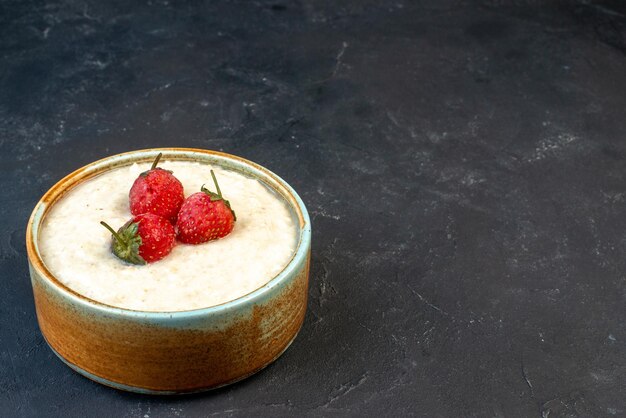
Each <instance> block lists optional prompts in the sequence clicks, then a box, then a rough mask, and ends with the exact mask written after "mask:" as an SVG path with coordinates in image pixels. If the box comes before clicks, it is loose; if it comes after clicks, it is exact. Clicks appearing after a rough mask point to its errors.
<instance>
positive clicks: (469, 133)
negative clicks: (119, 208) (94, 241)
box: [0, 0, 626, 418]
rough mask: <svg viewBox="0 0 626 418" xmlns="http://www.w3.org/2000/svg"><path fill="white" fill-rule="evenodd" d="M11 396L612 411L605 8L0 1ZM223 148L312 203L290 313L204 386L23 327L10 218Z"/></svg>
mask: <svg viewBox="0 0 626 418" xmlns="http://www.w3.org/2000/svg"><path fill="white" fill-rule="evenodd" d="M0 56H1V58H0V153H1V154H0V165H1V168H2V178H1V179H0V190H1V191H2V192H1V195H0V201H1V202H2V203H1V205H0V278H1V279H2V280H1V281H0V294H1V295H2V301H1V302H0V411H2V413H3V414H4V415H6V416H11V417H42V416H52V417H66V416H94V417H111V416H119V417H140V418H149V417H178V416H181V417H183V416H212V415H221V416H255V415H256V416H285V415H296V416H302V415H313V416H339V415H342V416H343V415H349V416H362V415H364V414H366V415H374V416H376V415H382V416H402V415H415V416H430V417H439V416H441V417H465V416H468V417H488V416H494V417H518V416H519V417H544V418H548V417H549V418H556V417H601V416H621V417H624V416H626V396H625V394H626V325H625V324H626V322H625V317H626V141H625V137H626V117H625V116H626V5H624V3H623V2H620V1H617V0H615V1H594V0H587V1H523V0H518V1H514V0H511V1H506V0H502V1H497V0H490V1H437V0H431V1H423V2H418V1H415V2H409V1H405V0H398V1H392V2H381V1H378V0H371V1H366V0H363V1H357V0H354V1H346V2H340V4H339V2H336V1H334V0H317V1H298V2H287V1H284V2H283V1H276V2H265V1H243V0H242V1H230V2H219V3H218V2H203V3H200V2H189V3H179V2H175V1H170V2H168V1H156V0H153V1H147V2H131V1H107V2H101V1H90V2H84V1H67V2H49V3H44V2H37V1H30V0H26V1H18V0H16V1H0ZM170 145H176V146H189V147H201V148H209V149H218V150H224V151H226V152H230V153H233V154H237V155H241V156H243V157H246V158H249V159H251V160H254V161H256V162H258V163H260V164H262V165H265V166H266V167H268V168H270V169H271V170H273V171H274V172H276V173H278V174H279V175H281V176H282V177H283V178H285V179H286V180H287V181H288V182H290V183H291V184H292V185H293V186H294V188H295V189H296V190H298V192H299V193H300V194H301V196H302V198H303V199H304V201H305V202H306V204H307V205H308V208H309V211H310V213H311V217H312V219H313V230H314V234H313V239H314V241H313V262H312V276H311V278H312V280H311V288H310V301H309V311H308V313H307V318H306V322H305V325H304V327H303V329H302V331H301V333H300V335H299V337H298V338H297V340H296V341H295V343H294V344H293V346H292V347H291V348H290V349H289V350H288V351H287V352H286V353H285V354H284V356H283V357H282V358H281V359H280V360H279V361H277V362H276V363H275V364H273V365H272V366H270V367H269V368H268V369H266V370H265V371H263V372H262V373H259V374H258V375H256V376H254V377H252V378H250V379H247V380H246V381H244V382H241V383H239V384H236V385H234V386H231V387H228V388H224V389H221V390H217V391H215V392H212V393H207V394H202V395H197V396H190V397H181V398H155V397H147V396H137V395H132V394H126V393H121V392H117V391H115V390H111V389H108V388H105V387H102V386H99V385H97V384H95V383H92V382H90V381H88V380H87V379H84V378H82V377H80V376H79V375H77V374H75V373H74V372H72V371H71V370H70V369H69V368H67V367H65V366H64V365H63V364H61V362H60V361H58V360H57V359H56V358H55V357H54V355H53V354H52V353H51V351H50V350H49V349H48V348H47V347H46V345H45V343H44V341H43V339H42V337H41V334H40V333H39V330H38V328H37V323H36V318H35V313H34V309H33V302H32V292H31V288H30V283H29V279H28V270H27V264H26V254H25V249H24V230H25V225H26V221H27V219H28V216H29V214H30V211H31V210H32V208H33V206H34V205H35V203H36V201H37V200H38V198H39V197H40V196H41V195H42V194H43V193H44V192H45V191H46V190H47V189H48V188H49V187H50V186H51V185H52V184H53V183H54V182H55V181H57V180H58V179H60V178H61V177H62V176H63V175H65V174H67V173H68V172H70V171H72V170H74V169H76V168H78V167H80V166H82V165H84V164H86V163H88V162H91V161H93V160H95V159H98V158H101V157H104V156H107V155H110V154H114V153H117V152H122V151H127V150H132V149H138V148H146V147H155V146H170Z"/></svg>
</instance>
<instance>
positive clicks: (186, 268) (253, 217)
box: [39, 160, 297, 311]
mask: <svg viewBox="0 0 626 418" xmlns="http://www.w3.org/2000/svg"><path fill="white" fill-rule="evenodd" d="M159 167H161V168H163V169H166V170H172V171H173V173H174V175H175V176H176V178H178V179H179V180H180V181H181V183H182V184H183V186H184V188H185V197H187V196H189V195H190V194H193V193H195V192H198V191H200V186H202V185H203V184H205V187H207V188H209V189H211V190H214V189H215V186H214V185H213V181H212V180H211V173H210V170H211V169H213V170H214V172H215V175H216V176H217V180H218V182H219V185H220V189H221V190H222V194H223V195H224V198H226V199H228V200H229V201H230V203H231V206H232V208H233V209H234V210H235V213H236V214H237V222H236V223H235V227H234V229H233V231H232V232H231V233H230V234H229V235H228V236H226V237H224V238H222V239H219V240H215V241H210V242H207V243H204V244H199V245H186V244H181V243H177V245H176V247H175V248H174V250H173V251H172V253H171V254H170V255H168V256H167V257H165V258H164V259H163V260H160V261H157V262H156V263H151V264H148V265H144V266H134V265H129V264H126V263H124V262H123V261H121V260H119V259H118V258H116V257H115V256H114V255H113V254H112V253H111V249H110V245H111V234H110V232H108V231H107V230H106V229H105V228H103V227H102V225H100V223H99V222H100V221H101V220H104V221H105V222H107V223H108V224H110V225H111V226H113V228H115V229H117V228H118V227H120V226H121V225H123V224H124V223H125V222H126V221H128V220H129V219H131V217H132V215H131V214H130V210H129V207H128V191H129V190H130V187H131V185H132V184H133V182H134V180H135V179H136V178H137V176H138V175H139V174H140V173H141V172H143V171H145V170H148V169H149V168H150V163H146V164H134V165H132V166H128V167H121V168H118V169H115V170H112V171H109V172H107V173H104V174H102V175H99V176H98V177H95V178H93V179H91V180H88V181H86V182H84V183H82V184H80V185H79V186H77V187H75V188H74V189H72V190H70V191H69V192H68V193H67V194H66V195H64V196H63V197H62V198H61V199H60V200H59V201H57V202H56V203H55V204H54V205H53V207H52V208H51V210H50V212H49V213H48V214H47V215H46V218H45V221H44V224H43V227H42V229H41V231H40V235H39V250H40V252H41V255H42V258H43V260H44V263H45V264H46V266H47V267H48V269H49V270H50V271H51V272H52V274H54V275H55V277H56V278H57V279H59V280H60V281H61V282H63V283H64V284H65V285H67V286H68V287H69V288H71V289H73V290H75V291H76V292H78V293H80V294H82V295H84V296H87V297H89V298H91V299H94V300H97V301H100V302H103V303H106V304H108V305H113V306H117V307H121V308H127V309H134V310H142V311H185V310H191V309H198V308H205V307H209V306H213V305H218V304H221V303H224V302H227V301H230V300H234V299H236V298H238V297H241V296H244V295H246V294H248V293H250V292H252V291H254V290H256V289H258V288H260V287H262V286H263V285H265V284H266V283H267V282H268V281H269V280H270V279H272V278H273V277H275V276H276V275H277V274H278V273H280V271H281V270H282V269H283V268H284V267H285V266H286V265H287V263H288V262H289V261H290V260H291V258H292V256H293V253H294V251H295V247H296V244H297V227H296V223H295V219H294V218H293V217H292V216H291V214H290V212H289V209H288V208H287V206H286V204H285V202H284V201H283V200H282V199H280V198H279V197H278V196H276V195H275V194H274V193H273V192H271V191H270V190H269V189H268V188H267V187H266V186H264V185H263V184H261V183H260V182H259V181H257V180H255V179H252V178H249V177H246V176H244V175H242V174H239V173H236V172H234V171H228V170H224V169H221V168H219V167H217V166H209V165H206V164H200V163H194V162H186V161H167V160H166V161H161V162H160V163H159Z"/></svg>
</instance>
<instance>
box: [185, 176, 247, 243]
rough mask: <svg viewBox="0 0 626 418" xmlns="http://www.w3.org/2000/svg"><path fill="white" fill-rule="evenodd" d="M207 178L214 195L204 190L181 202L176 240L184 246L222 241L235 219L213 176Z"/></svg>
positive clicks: (231, 228) (202, 188) (203, 188)
mask: <svg viewBox="0 0 626 418" xmlns="http://www.w3.org/2000/svg"><path fill="white" fill-rule="evenodd" d="M211 177H213V183H215V188H216V189H217V193H214V192H212V191H210V190H208V189H206V188H205V187H204V185H203V186H202V187H201V188H200V190H201V191H200V192H198V193H194V194H192V195H191V196H189V197H188V198H187V199H185V201H184V202H183V205H182V206H181V207H180V212H178V220H177V221H176V227H177V229H178V240H179V241H180V242H184V243H185V244H200V243H203V242H207V241H211V240H214V239H217V238H222V237H225V236H226V235H228V234H230V231H232V230H233V227H234V225H235V221H236V220H237V216H236V215H235V211H234V210H232V208H231V207H230V203H229V202H228V200H226V199H224V196H222V191H221V190H220V186H219V185H218V184H217V179H216V178H215V173H213V170H211Z"/></svg>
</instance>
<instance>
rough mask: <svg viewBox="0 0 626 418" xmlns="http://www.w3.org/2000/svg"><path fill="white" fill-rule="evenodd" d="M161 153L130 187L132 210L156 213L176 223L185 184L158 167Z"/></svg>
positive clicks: (132, 211)
mask: <svg viewBox="0 0 626 418" xmlns="http://www.w3.org/2000/svg"><path fill="white" fill-rule="evenodd" d="M161 155H162V154H161V153H159V155H157V157H156V158H155V160H154V162H153V163H152V167H151V168H150V170H148V171H144V172H143V173H141V174H140V175H139V177H137V179H136V180H135V182H134V183H133V186H132V187H131V188H130V193H129V198H130V199H129V200H130V212H131V213H132V214H133V215H141V214H142V213H154V214H155V215H159V216H162V217H164V218H165V219H167V220H169V221H170V222H172V223H174V222H176V215H177V214H178V210H179V209H180V205H182V204H183V200H185V195H184V193H183V185H182V184H181V182H180V181H178V179H177V178H176V177H174V175H173V174H172V172H171V171H168V170H163V169H162V168H157V164H158V163H159V160H160V159H161Z"/></svg>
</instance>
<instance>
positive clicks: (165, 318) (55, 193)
mask: <svg viewBox="0 0 626 418" xmlns="http://www.w3.org/2000/svg"><path fill="white" fill-rule="evenodd" d="M159 152H162V153H163V159H164V160H191V161H197V162H201V163H209V164H215V165H218V166H221V167H223V168H226V169H229V170H235V171H238V172H241V173H244V174H246V175H248V176H252V177H254V178H256V179H258V180H260V181H262V182H263V183H264V184H265V185H266V186H267V187H269V188H270V189H271V190H273V191H274V192H276V193H277V194H278V195H279V196H281V197H282V198H283V199H284V200H285V202H287V205H288V206H289V207H290V209H291V211H292V212H293V214H294V216H295V217H296V218H297V220H298V223H299V242H298V245H297V248H296V252H295V254H294V256H293V258H292V259H291V261H290V262H289V264H288V265H287V266H286V267H285V268H284V270H283V271H282V272H281V273H280V274H278V275H277V276H276V277H273V278H270V277H268V283H267V284H266V285H265V286H263V287H261V288H259V289H257V290H255V291H254V292H252V293H249V294H247V295H245V296H243V297H240V298H238V299H235V300H233V301H230V302H227V303H224V304H221V305H217V306H212V307H209V308H204V309H196V310H189V311H180V312H143V311H136V310H129V309H121V308H117V307H113V306H110V305H106V304H103V303H100V302H97V301H95V300H92V299H89V298H87V297H85V296H82V295H80V294H78V293H76V292H75V291H73V290H72V289H70V288H68V287H66V286H65V285H64V284H63V283H61V282H60V281H59V280H58V279H57V278H56V277H54V275H53V274H52V273H51V272H50V271H49V270H48V269H47V268H46V265H45V264H44V262H43V261H42V258H41V254H40V253H39V249H38V234H39V230H40V227H41V225H42V221H43V220H44V218H45V216H46V213H47V212H48V211H49V210H50V208H51V207H52V206H53V205H54V204H55V202H56V201H57V200H58V199H59V198H61V197H62V196H63V194H64V193H65V192H67V191H68V190H70V189H71V188H73V187H74V186H76V185H78V184H79V183H81V182H84V181H87V180H88V179H90V178H92V177H94V176H96V175H98V174H101V173H103V172H105V171H108V170H112V169H115V168H116V167H120V166H125V165H129V164H132V163H136V162H148V161H152V160H154V158H155V156H156V155H157V154H158V153H159ZM310 240H311V222H310V220H309V216H308V214H307V211H306V208H305V206H304V204H303V203H302V200H301V199H300V198H299V197H298V195H297V194H296V192H295V191H294V190H293V189H292V188H291V187H290V186H289V185H288V184H287V183H286V182H285V181H284V180H282V179H281V178H280V177H278V176H277V175H275V174H273V173H272V172H270V171H269V170H267V169H265V168H263V167H261V166H259V165H257V164H255V163H253V162H250V161H247V160H244V159H242V158H239V157H236V156H233V155H228V154H224V153H220V152H215V151H207V150H200V149H187V148H162V149H149V150H141V151H133V152H128V153H124V154H119V155H114V156H111V157H108V158H105V159H103V160H99V161H96V162H94V163H91V164H89V165H86V166H85V167H83V168H80V169H78V170H76V171H75V172H73V173H71V174H69V175H68V176H67V177H65V178H63V179H62V180H61V181H59V182H58V183H57V184H55V185H54V186H53V187H52V188H51V189H50V190H49V191H48V192H47V193H46V194H45V195H44V196H43V198H42V199H41V200H40V201H39V203H37V206H36V207H35V209H34V211H33V213H32V215H31V217H30V220H29V222H28V227H27V231H26V246H27V251H28V262H29V268H30V276H31V282H32V286H33V293H34V297H35V306H36V310H37V320H38V321H39V327H40V329H41V332H42V334H43V336H44V337H45V339H46V342H47V343H48V345H49V346H50V348H51V349H52V350H53V351H54V352H55V354H57V356H58V357H59V358H60V359H61V360H63V361H64V362H65V363H66V364H67V365H68V366H70V367H71V368H72V369H74V370H76V371H77V372H79V373H81V374H83V375H85V376H87V377H88V378H90V379H92V380H95V381H97V382H99V383H102V384H105V385H108V386H112V387H114V388H118V389H124V390H128V391H133V392H140V393H151V394H176V393H188V392H199V391H203V390H207V389H211V388H216V387H219V386H223V385H227V384H229V383H233V382H236V381H238V380H241V379H243V378H245V377H247V376H250V375H252V374H253V373H255V372H257V371H259V370H261V369H262V368H264V367H265V366H267V365H268V364H270V363H271V362H273V361H274V360H276V359H277V358H278V357H279V356H280V355H281V354H282V353H283V352H284V351H285V350H286V349H287V347H289V345H290V344H291V342H292V341H293V340H294V338H295V337H296V335H297V333H298V331H299V329H300V327H301V326H302V323H303V320H304V314H305V311H306V304H307V294H308V278H309V257H310V248H311V241H310Z"/></svg>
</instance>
